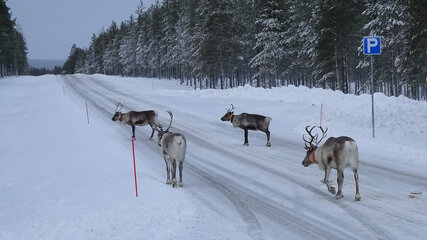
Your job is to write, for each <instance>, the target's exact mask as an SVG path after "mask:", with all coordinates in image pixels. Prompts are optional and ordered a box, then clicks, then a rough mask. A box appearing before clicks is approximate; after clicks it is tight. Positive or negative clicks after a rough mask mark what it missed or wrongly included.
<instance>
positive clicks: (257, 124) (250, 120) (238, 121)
mask: <svg viewBox="0 0 427 240" xmlns="http://www.w3.org/2000/svg"><path fill="white" fill-rule="evenodd" d="M233 110H234V106H233V104H231V109H227V113H225V115H224V116H223V117H222V118H221V120H222V121H230V122H231V123H232V124H233V127H235V128H241V129H243V130H244V131H245V142H244V143H243V145H244V146H249V142H248V130H260V131H262V132H265V134H266V135H267V146H268V147H270V146H271V143H270V131H268V126H269V125H270V121H271V118H269V117H265V116H262V115H258V114H249V113H241V114H239V115H234V112H233Z"/></svg>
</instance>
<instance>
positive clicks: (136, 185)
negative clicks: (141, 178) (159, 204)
mask: <svg viewBox="0 0 427 240" xmlns="http://www.w3.org/2000/svg"><path fill="white" fill-rule="evenodd" d="M133 141H134V138H133V137H132V153H133V175H134V177H135V194H136V197H138V183H137V181H136V164H135V144H134V143H133Z"/></svg>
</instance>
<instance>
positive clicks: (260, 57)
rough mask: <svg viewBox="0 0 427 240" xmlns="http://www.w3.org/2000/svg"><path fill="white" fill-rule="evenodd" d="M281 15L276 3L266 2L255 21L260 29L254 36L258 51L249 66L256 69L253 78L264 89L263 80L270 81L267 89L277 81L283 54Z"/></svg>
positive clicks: (281, 11)
mask: <svg viewBox="0 0 427 240" xmlns="http://www.w3.org/2000/svg"><path fill="white" fill-rule="evenodd" d="M283 14H284V12H283V10H282V9H281V8H280V7H279V4H278V3H277V1H268V2H267V6H266V8H265V9H264V10H263V12H262V14H261V15H260V17H259V18H258V19H257V20H256V24H259V25H260V27H261V31H260V32H259V33H257V34H256V36H255V38H256V45H255V48H256V49H258V54H257V55H256V56H255V57H253V58H252V60H251V62H250V65H251V67H253V68H257V73H256V74H255V78H257V82H258V86H259V82H260V80H262V83H263V87H266V83H265V80H264V79H265V78H268V79H269V80H270V83H269V87H272V86H274V85H275V81H276V80H277V74H278V69H279V65H278V63H279V62H280V61H281V59H282V57H283V54H284V49H283V44H284V39H285V34H284V23H283Z"/></svg>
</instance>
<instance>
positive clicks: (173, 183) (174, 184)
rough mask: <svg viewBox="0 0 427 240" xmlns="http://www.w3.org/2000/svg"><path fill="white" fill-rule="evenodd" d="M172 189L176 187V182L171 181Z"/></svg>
mask: <svg viewBox="0 0 427 240" xmlns="http://www.w3.org/2000/svg"><path fill="white" fill-rule="evenodd" d="M172 187H174V188H176V187H177V185H176V180H175V179H174V180H172Z"/></svg>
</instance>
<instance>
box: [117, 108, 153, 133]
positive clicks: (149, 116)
mask: <svg viewBox="0 0 427 240" xmlns="http://www.w3.org/2000/svg"><path fill="white" fill-rule="evenodd" d="M122 108H123V104H121V103H117V104H116V110H115V113H114V116H113V118H112V119H111V120H112V121H117V120H118V121H120V123H122V124H128V125H130V126H131V127H132V139H135V126H145V125H150V127H151V129H153V131H152V132H151V136H150V138H149V139H150V140H151V139H153V135H154V131H155V130H156V126H157V125H158V124H157V112H156V111H154V110H149V111H142V112H136V111H129V112H127V113H122V112H121V110H122Z"/></svg>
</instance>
